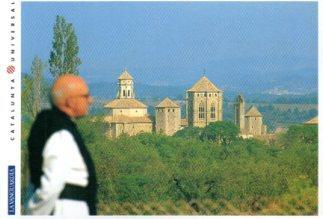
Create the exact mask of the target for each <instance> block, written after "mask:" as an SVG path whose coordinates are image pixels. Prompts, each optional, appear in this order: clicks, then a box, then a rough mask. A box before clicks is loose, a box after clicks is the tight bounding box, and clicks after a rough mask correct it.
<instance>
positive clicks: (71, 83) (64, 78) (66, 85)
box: [51, 74, 89, 106]
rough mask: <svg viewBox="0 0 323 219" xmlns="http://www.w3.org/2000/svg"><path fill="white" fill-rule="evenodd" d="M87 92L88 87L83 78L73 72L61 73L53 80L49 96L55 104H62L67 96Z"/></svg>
mask: <svg viewBox="0 0 323 219" xmlns="http://www.w3.org/2000/svg"><path fill="white" fill-rule="evenodd" d="M88 93H89V88H88V86H87V84H86V83H85V81H84V79H83V78H82V77H80V76H77V75H73V74H63V75H61V76H59V77H58V78H57V80H56V81H55V82H54V84H53V86H52V90H51V97H52V101H53V104H54V105H55V106H60V105H64V104H65V103H66V100H67V98H70V97H75V96H79V95H86V94H88Z"/></svg>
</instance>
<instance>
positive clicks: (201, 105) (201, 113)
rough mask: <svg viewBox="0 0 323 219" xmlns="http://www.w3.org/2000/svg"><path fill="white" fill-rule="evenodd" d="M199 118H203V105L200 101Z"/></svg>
mask: <svg viewBox="0 0 323 219" xmlns="http://www.w3.org/2000/svg"><path fill="white" fill-rule="evenodd" d="M199 119H204V106H203V104H202V103H200V105H199Z"/></svg>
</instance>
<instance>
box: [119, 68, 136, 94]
mask: <svg viewBox="0 0 323 219" xmlns="http://www.w3.org/2000/svg"><path fill="white" fill-rule="evenodd" d="M118 80H119V83H118V85H119V89H118V94H117V98H118V99H133V98H135V92H134V86H133V77H132V76H131V75H130V74H129V72H128V71H127V70H126V69H125V70H124V71H123V72H122V73H121V75H120V77H119V78H118Z"/></svg>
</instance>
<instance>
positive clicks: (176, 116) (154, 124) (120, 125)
mask: <svg viewBox="0 0 323 219" xmlns="http://www.w3.org/2000/svg"><path fill="white" fill-rule="evenodd" d="M118 85H119V88H118V93H117V98H116V99H114V100H112V101H110V102H108V103H107V104H106V105H105V106H104V107H105V108H106V109H107V116H106V117H105V119H104V121H105V122H106V123H107V124H108V130H107V136H108V137H112V138H115V137H118V136H119V135H121V134H122V133H125V134H128V135H130V136H131V135H136V134H138V133H141V132H153V131H156V132H157V133H162V134H165V135H173V134H174V133H176V132H177V131H178V130H180V129H181V128H183V127H185V126H194V127H205V126H206V125H208V124H209V123H210V122H215V121H222V118H223V116H222V114H223V110H222V106H223V91H222V90H221V89H219V88H218V87H217V86H215V85H214V84H213V83H212V82H211V81H210V80H209V79H208V78H207V77H205V76H203V77H201V78H200V80H198V81H197V82H196V83H195V84H194V85H193V86H192V87H191V88H190V89H188V90H187V91H186V117H187V118H185V119H181V108H180V106H179V105H178V103H176V102H175V101H173V100H171V99H169V98H165V99H164V100H162V101H161V102H160V103H159V104H158V105H156V106H155V119H153V118H152V117H151V116H149V115H148V112H147V108H148V107H147V106H146V105H145V104H144V103H142V102H140V101H139V100H137V99H136V98H135V90H134V82H133V77H132V76H131V75H130V73H129V72H128V71H127V70H125V71H123V72H122V73H121V75H120V77H119V78H118ZM238 98H240V99H239V101H242V102H239V104H236V124H237V125H238V127H240V130H241V133H243V134H253V135H259V134H261V133H263V130H264V128H265V127H264V126H263V125H262V116H261V114H260V112H259V111H258V110H257V108H255V107H253V108H251V109H250V110H249V111H248V112H247V113H246V114H244V101H243V99H242V97H238Z"/></svg>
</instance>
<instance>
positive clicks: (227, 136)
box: [201, 121, 239, 145]
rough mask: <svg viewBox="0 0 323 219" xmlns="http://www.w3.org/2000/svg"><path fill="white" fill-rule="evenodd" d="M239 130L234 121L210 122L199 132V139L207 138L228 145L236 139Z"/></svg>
mask: <svg viewBox="0 0 323 219" xmlns="http://www.w3.org/2000/svg"><path fill="white" fill-rule="evenodd" d="M238 133H239V130H238V128H237V127H236V126H235V124H234V123H232V122H228V121H218V122H211V123H210V124H209V125H207V126H206V127H205V128H204V129H203V132H202V134H201V139H202V140H204V139H207V140H211V141H215V142H218V143H220V144H223V145H228V144H230V143H231V142H232V141H234V140H235V139H237V136H238Z"/></svg>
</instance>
